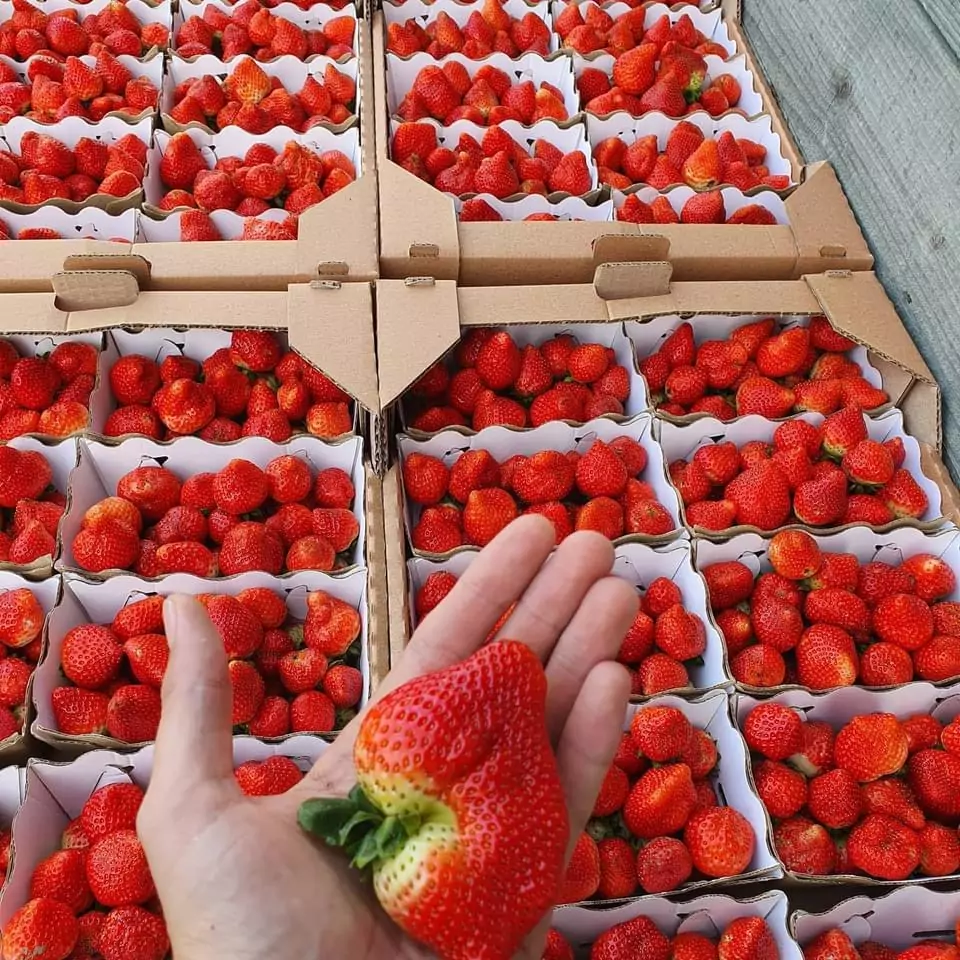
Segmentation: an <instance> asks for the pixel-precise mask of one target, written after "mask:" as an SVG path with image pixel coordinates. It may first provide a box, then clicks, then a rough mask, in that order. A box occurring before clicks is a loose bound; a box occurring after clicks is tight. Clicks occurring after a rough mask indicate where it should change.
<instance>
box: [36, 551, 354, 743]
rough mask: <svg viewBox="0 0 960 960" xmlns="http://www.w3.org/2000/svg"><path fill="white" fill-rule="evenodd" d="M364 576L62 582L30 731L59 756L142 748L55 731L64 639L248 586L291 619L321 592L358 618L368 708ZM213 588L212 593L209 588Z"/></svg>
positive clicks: (301, 615) (300, 616)
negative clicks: (162, 602) (127, 614)
mask: <svg viewBox="0 0 960 960" xmlns="http://www.w3.org/2000/svg"><path fill="white" fill-rule="evenodd" d="M366 581H367V577H366V572H365V571H363V570H354V571H353V572H352V573H350V574H346V575H345V576H331V575H329V574H325V573H321V572H320V571H318V570H299V571H297V572H296V573H292V574H290V576H289V577H285V578H284V579H283V580H282V581H280V580H278V579H277V578H276V577H272V576H270V575H269V574H267V573H263V572H260V571H250V572H248V573H240V574H237V575H236V576H233V577H229V578H226V579H223V580H220V581H218V582H217V583H216V584H215V585H211V583H210V581H209V580H204V579H203V578H201V577H195V576H192V575H190V574H186V573H174V574H170V575H169V576H167V577H164V578H163V579H162V580H159V581H150V580H144V579H142V578H139V577H136V576H133V575H122V576H117V577H111V578H110V579H109V580H106V581H103V582H101V583H94V582H92V581H90V580H83V579H81V578H79V577H76V576H73V575H71V574H68V575H67V576H66V577H65V578H64V583H63V595H62V597H61V598H60V602H59V603H58V604H57V608H56V610H55V612H54V613H53V614H52V615H51V616H50V618H49V624H48V632H47V638H48V639H47V644H46V648H45V650H44V655H43V658H42V659H41V661H40V663H39V665H38V667H37V672H36V674H35V677H36V681H35V683H34V686H33V708H34V711H35V719H34V720H33V724H32V727H31V729H32V732H33V734H34V736H36V738H37V739H38V740H41V741H43V742H44V743H46V744H49V745H50V746H51V747H53V748H54V750H56V751H57V755H58V756H61V757H72V756H78V755H79V754H81V753H85V752H87V751H88V750H92V749H106V750H130V749H132V748H136V747H141V746H145V744H144V743H127V742H126V741H123V740H116V739H114V738H113V737H111V736H108V735H107V734H86V735H81V736H72V735H69V734H64V733H61V732H60V731H59V730H58V729H57V722H56V718H55V717H54V713H53V706H52V701H51V697H52V695H53V691H54V690H55V689H56V688H57V687H61V686H69V685H70V682H69V681H68V680H67V679H66V678H65V677H64V675H63V673H62V671H61V669H60V652H61V649H62V647H63V638H64V637H65V636H66V635H67V633H68V632H69V631H70V630H72V629H73V628H74V627H78V626H83V625H85V624H89V623H95V624H104V625H106V626H109V625H110V624H111V623H112V622H113V618H114V617H115V616H116V615H117V613H118V611H120V610H121V609H122V608H123V607H125V606H126V605H127V604H128V603H134V602H136V601H137V600H142V599H144V598H145V597H148V596H153V595H157V594H159V595H160V596H163V597H169V596H171V595H172V594H174V593H186V594H189V595H191V596H195V595H196V594H198V593H216V594H225V595H228V596H236V595H237V594H238V593H240V591H241V590H247V589H249V588H251V587H266V588H267V589H269V590H272V591H273V592H275V593H279V594H281V595H282V596H283V597H284V599H285V601H286V604H287V609H288V611H289V613H290V616H291V618H292V619H293V620H297V621H300V622H302V621H303V620H305V619H306V615H307V593H313V592H315V591H318V590H319V591H323V592H324V593H328V594H330V595H331V596H334V597H337V598H338V599H340V600H343V601H344V602H345V603H349V604H350V606H352V607H354V608H355V609H356V610H357V612H358V613H359V614H360V637H359V646H360V663H359V665H358V668H359V670H360V672H361V673H362V674H363V693H362V695H361V699H360V704H359V706H358V709H359V707H362V706H364V705H365V704H366V702H367V698H368V697H369V695H370V658H369V651H368V644H367V593H366V586H367V584H366ZM211 586H213V589H211ZM321 734H322V735H324V736H328V737H333V736H336V731H335V730H324V731H317V735H321ZM296 736H297V734H290V735H288V736H285V737H277V738H275V740H271V741H270V742H278V743H279V742H281V741H285V740H289V739H291V738H292V737H296Z"/></svg>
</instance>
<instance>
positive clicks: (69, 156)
mask: <svg viewBox="0 0 960 960" xmlns="http://www.w3.org/2000/svg"><path fill="white" fill-rule="evenodd" d="M146 162H147V145H146V144H145V143H144V142H143V141H142V140H139V139H138V138H137V137H136V136H135V135H134V134H132V133H130V134H127V135H126V136H124V137H122V138H121V139H119V140H117V142H116V143H110V144H107V143H104V142H103V141H100V140H95V139H93V138H91V137H81V138H80V140H78V141H77V144H76V146H75V147H73V149H71V148H70V147H68V146H67V145H66V144H64V143H63V142H62V141H60V140H58V139H57V138H56V137H52V136H49V135H48V134H45V133H37V132H35V131H33V130H30V131H27V132H25V133H24V134H23V136H22V137H21V138H20V153H19V154H16V153H12V152H10V151H7V150H0V200H8V201H11V202H13V203H23V204H27V205H30V206H33V205H35V204H41V203H45V202H46V201H47V200H72V201H73V202H74V203H83V202H84V201H85V200H88V199H89V198H90V197H92V196H94V195H95V194H97V195H104V196H110V197H128V196H130V195H131V194H134V193H136V192H137V191H138V190H140V189H141V187H142V185H143V177H144V171H145V169H146Z"/></svg>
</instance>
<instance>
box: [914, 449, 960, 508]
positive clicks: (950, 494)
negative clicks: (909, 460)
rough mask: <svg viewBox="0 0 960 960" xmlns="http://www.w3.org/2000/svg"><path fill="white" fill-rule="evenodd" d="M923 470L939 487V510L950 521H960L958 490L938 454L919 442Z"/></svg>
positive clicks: (959, 496)
mask: <svg viewBox="0 0 960 960" xmlns="http://www.w3.org/2000/svg"><path fill="white" fill-rule="evenodd" d="M920 465H921V466H922V467H923V472H924V473H925V474H926V475H927V476H928V477H929V478H930V479H931V480H933V482H934V483H936V485H937V486H938V487H939V488H940V512H941V514H942V515H943V516H944V517H945V518H946V519H947V520H949V521H950V522H951V523H954V524H956V523H960V491H958V490H957V487H956V484H955V483H954V482H953V477H951V476H950V471H949V470H948V469H947V465H946V464H945V463H944V462H943V460H941V459H940V455H939V454H938V453H937V451H936V450H934V449H933V447H931V446H930V445H929V444H927V443H923V442H921V443H920Z"/></svg>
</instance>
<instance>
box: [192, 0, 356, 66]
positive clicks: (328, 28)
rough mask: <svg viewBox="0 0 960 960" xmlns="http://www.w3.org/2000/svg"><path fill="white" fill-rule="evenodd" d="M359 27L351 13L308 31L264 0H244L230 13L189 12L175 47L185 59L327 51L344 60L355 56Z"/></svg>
mask: <svg viewBox="0 0 960 960" xmlns="http://www.w3.org/2000/svg"><path fill="white" fill-rule="evenodd" d="M356 30H357V21H356V18H355V17H353V16H346V15H345V16H340V17H332V18H331V19H329V20H327V21H326V23H324V24H323V25H322V26H321V28H320V29H319V30H305V29H304V28H303V27H300V26H298V25H297V24H296V23H294V22H293V21H291V20H288V19H287V18H286V17H283V16H277V15H275V14H273V13H271V12H270V11H269V10H267V9H266V8H265V7H263V6H261V5H260V3H259V2H258V0H244V2H243V3H238V4H237V5H236V6H235V7H233V9H232V10H231V11H230V13H229V14H228V13H225V12H224V11H223V10H222V9H221V8H220V7H215V6H205V7H204V8H203V14H202V15H200V16H198V15H197V14H193V15H192V16H185V17H184V21H183V23H182V24H181V26H180V28H179V29H178V30H177V32H176V36H175V37H174V46H173V49H174V52H175V53H176V54H177V55H178V56H181V57H184V58H190V57H201V56H204V55H209V54H213V55H214V56H217V57H219V58H220V59H221V60H232V59H233V58H234V57H239V56H241V55H243V54H249V55H250V56H252V57H255V58H256V59H257V60H273V59H275V58H276V57H296V58H297V59H298V60H306V59H307V58H308V57H313V56H316V55H317V54H321V53H322V54H325V55H326V56H328V57H330V58H331V59H332V60H340V59H342V58H343V57H349V56H351V55H352V54H353V43H354V34H355V33H356Z"/></svg>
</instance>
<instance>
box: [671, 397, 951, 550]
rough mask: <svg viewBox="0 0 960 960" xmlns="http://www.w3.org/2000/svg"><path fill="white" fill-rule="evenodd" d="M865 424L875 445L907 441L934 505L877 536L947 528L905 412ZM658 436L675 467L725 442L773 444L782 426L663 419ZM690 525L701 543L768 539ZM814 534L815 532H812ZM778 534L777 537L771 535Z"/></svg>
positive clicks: (907, 464)
mask: <svg viewBox="0 0 960 960" xmlns="http://www.w3.org/2000/svg"><path fill="white" fill-rule="evenodd" d="M793 419H796V420H805V421H806V422H807V423H812V424H813V425H814V426H819V425H820V424H821V423H823V421H824V417H823V416H822V415H821V414H818V413H799V414H797V415H796V416H795V417H794V418H793ZM863 419H864V423H865V424H866V427H867V436H868V437H869V438H870V439H871V440H876V441H878V442H880V443H883V442H884V441H886V440H891V439H893V438H895V437H899V438H900V439H901V440H902V441H903V446H904V449H905V452H906V457H905V459H904V461H903V466H904V469H906V470H909V471H910V473H911V474H912V475H913V477H914V479H915V480H916V481H917V483H918V484H919V485H920V488H921V489H922V490H923V492H924V493H925V494H926V496H927V500H928V505H927V509H926V512H925V513H924V514H923V515H922V516H921V517H918V518H917V519H916V520H914V519H913V518H909V517H902V518H900V519H898V520H892V521H891V522H890V523H887V524H885V525H883V526H881V527H875V528H873V529H874V530H875V531H876V532H878V533H879V532H884V533H885V532H887V531H890V530H894V529H896V528H898V527H920V528H921V529H923V530H934V529H936V528H937V527H939V526H942V525H943V505H942V503H941V499H940V488H939V487H938V486H937V483H936V481H935V480H934V479H931V478H930V477H928V476H927V475H926V474H925V473H924V472H923V468H922V464H921V451H920V444H919V443H918V442H917V441H916V440H915V439H914V438H913V437H912V436H910V435H908V434H907V433H906V431H905V430H904V426H903V416H902V414H901V412H900V411H899V410H896V409H892V410H888V411H887V412H886V413H884V414H882V415H881V416H879V417H868V416H866V415H864V417H863ZM657 423H658V427H659V429H658V433H657V439H658V440H659V442H660V446H661V447H662V449H663V457H664V460H665V461H666V463H667V465H668V466H669V465H670V464H671V463H673V462H674V461H675V460H689V459H690V458H691V457H692V456H693V454H694V453H695V452H696V451H697V450H698V449H699V448H700V447H703V446H709V445H710V444H712V443H719V442H721V441H730V442H732V443H734V444H736V446H738V447H742V446H743V445H744V444H746V443H748V442H749V441H751V440H762V441H764V442H765V443H769V442H771V441H772V440H773V435H774V433H775V432H776V430H777V427H778V425H779V424H778V422H777V421H776V420H765V419H764V418H763V417H760V416H757V415H755V414H752V415H751V416H748V417H740V418H739V419H737V420H734V421H732V422H730V423H721V422H720V421H719V420H714V419H713V418H712V417H704V418H701V419H698V420H695V421H694V422H693V423H687V424H683V425H680V424H676V423H669V422H668V421H666V420H661V419H659V418H658V419H657ZM683 515H684V523H686V524H687V526H688V528H689V529H691V530H693V531H694V532H695V533H696V534H698V535H699V536H701V537H705V538H709V539H713V540H721V539H726V538H728V537H731V536H735V535H736V534H738V533H747V532H755V533H762V532H763V531H761V530H760V529H759V528H758V527H752V526H747V525H742V524H741V525H737V526H733V527H728V528H727V529H725V530H707V529H705V528H701V527H691V526H690V524H689V522H688V520H687V512H686V510H683ZM850 526H852V525H851V524H846V525H840V526H833V527H823V528H819V527H818V528H815V529H817V530H821V529H822V531H823V532H824V533H832V532H834V531H837V530H843V529H847V528H849V527H850ZM811 529H814V528H811ZM767 532H768V533H769V534H772V533H773V531H772V530H771V531H767Z"/></svg>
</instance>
